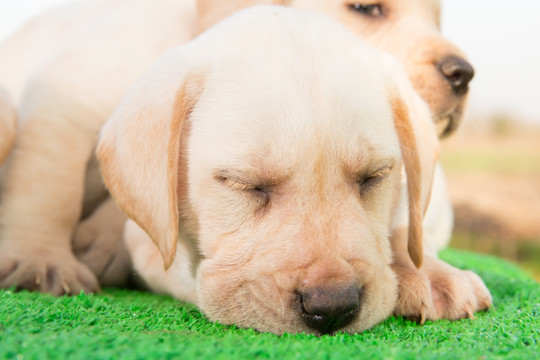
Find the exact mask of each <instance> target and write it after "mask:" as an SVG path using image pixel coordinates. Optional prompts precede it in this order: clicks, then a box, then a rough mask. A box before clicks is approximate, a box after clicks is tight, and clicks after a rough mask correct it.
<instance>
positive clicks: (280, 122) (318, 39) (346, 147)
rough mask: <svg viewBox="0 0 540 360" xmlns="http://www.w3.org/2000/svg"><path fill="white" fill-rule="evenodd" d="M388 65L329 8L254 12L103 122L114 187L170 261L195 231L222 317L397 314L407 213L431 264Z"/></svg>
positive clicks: (333, 324) (290, 321)
mask: <svg viewBox="0 0 540 360" xmlns="http://www.w3.org/2000/svg"><path fill="white" fill-rule="evenodd" d="M247 30H249V31H247ZM246 49H249V50H248V51H246ZM384 59H385V58H384V57H383V56H382V55H381V54H379V53H378V52H376V51H375V50H373V49H372V48H370V47H368V46H367V45H365V44H364V43H362V42H360V41H359V40H358V39H357V38H356V37H355V36H354V35H353V34H351V33H349V32H348V31H347V30H346V29H344V28H343V27H341V26H340V25H339V24H337V23H335V22H333V21H331V20H329V19H327V18H326V17H322V16H320V15H315V14H312V13H303V12H298V11H293V10H287V9H284V8H276V7H263V8H259V9H252V10H249V11H246V12H244V13H242V14H238V15H236V16H234V17H232V18H230V19H228V20H226V21H225V22H223V23H221V24H219V25H218V26H217V27H215V28H214V29H212V30H210V31H209V32H207V33H205V34H203V35H202V36H201V37H199V38H198V39H196V40H195V41H193V42H192V43H191V44H189V45H187V46H185V47H183V48H179V49H175V50H172V51H171V52H170V53H169V54H167V55H166V56H165V57H164V58H163V59H162V60H161V61H160V62H158V64H157V65H156V66H155V68H154V70H152V71H151V72H150V73H149V74H148V75H147V76H146V77H145V78H144V79H143V80H142V81H141V82H140V83H139V84H138V85H137V86H136V87H135V88H134V89H133V90H132V91H131V93H130V94H129V95H128V96H127V98H126V99H125V101H124V102H123V104H122V105H121V106H120V107H119V109H118V110H117V111H116V113H115V114H114V115H113V116H112V118H111V119H110V120H109V122H108V123H107V125H106V126H105V127H104V128H103V131H102V138H101V141H100V145H99V148H98V156H99V158H100V160H101V161H102V169H103V175H104V178H105V181H106V183H107V185H108V186H109V189H110V191H111V194H112V195H113V197H115V199H116V200H117V202H118V204H119V205H120V207H121V208H122V209H124V211H125V212H126V213H127V214H128V215H129V216H130V217H131V218H133V219H134V220H135V221H136V222H137V223H138V224H139V225H140V226H141V227H142V228H143V229H145V230H146V231H147V233H148V234H149V235H150V237H151V238H152V239H153V240H154V241H155V242H156V244H157V245H158V247H159V248H160V250H161V251H162V254H163V257H164V260H165V265H166V267H168V266H169V265H170V264H171V263H172V261H173V260H174V254H175V251H174V249H175V247H176V239H177V233H178V231H179V225H180V228H181V230H182V232H183V233H188V234H189V236H188V237H190V238H195V239H196V240H197V246H198V252H199V253H200V259H198V261H197V264H196V268H197V269H196V277H197V282H198V289H197V291H198V298H199V301H198V305H199V306H200V308H201V310H202V311H203V312H204V313H205V314H206V315H207V316H208V317H209V318H210V319H212V320H216V321H220V322H222V323H225V324H232V323H236V324H238V325H239V326H244V327H254V328H256V329H258V330H261V331H270V332H275V333H283V332H310V333H316V334H322V333H333V332H335V331H337V330H344V331H347V332H351V333H352V332H358V331H362V330H364V329H367V328H369V327H371V326H373V325H374V324H376V323H377V322H379V321H381V320H382V319H384V318H385V317H387V316H388V315H389V314H390V313H391V311H392V310H393V308H394V305H395V301H396V287H397V282H396V279H395V276H394V274H393V272H392V271H391V269H390V263H391V262H392V254H391V249H390V244H389V239H388V237H389V234H390V233H391V232H392V230H393V229H392V228H393V226H394V224H397V223H398V222H396V220H395V219H397V218H401V217H402V214H398V210H399V209H408V208H409V209H410V214H408V215H407V216H406V218H407V219H412V220H414V221H410V224H411V226H413V227H414V230H412V231H411V235H412V236H416V237H417V238H415V239H411V249H412V250H413V251H411V254H413V255H412V258H413V260H414V261H416V262H417V263H418V264H420V262H421V226H420V225H419V224H421V217H422V211H421V210H422V199H421V197H422V186H423V184H422V183H421V182H422V176H421V175H420V174H419V172H420V164H421V159H420V158H419V157H418V154H417V152H416V143H417V141H416V139H415V136H416V133H415V132H414V128H413V127H412V126H410V124H411V121H410V114H409V110H408V109H407V106H408V105H407V100H406V99H405V98H404V97H403V96H401V93H400V91H401V89H400V87H399V86H397V85H396V84H395V83H393V81H392V78H391V77H389V75H388V73H389V72H390V71H389V69H386V66H385V65H384V63H385V61H386V60H384ZM392 71H393V70H392ZM411 93H412V91H411ZM411 96H413V95H411ZM426 111H427V110H426ZM424 116H425V117H426V118H427V122H428V123H429V116H428V114H427V113H426V114H424ZM405 148H406V149H407V151H405V150H403V151H402V149H405ZM403 166H404V168H405V170H406V171H405V172H406V174H407V178H408V180H409V181H408V182H407V184H411V185H406V188H407V187H408V188H409V190H408V191H409V195H408V196H407V195H403V194H401V192H402V191H403V189H402V167H403ZM405 191H407V189H405ZM407 199H409V200H408V201H409V203H410V206H407V204H400V202H401V201H403V200H404V201H407ZM405 211H407V210H405ZM406 222H407V223H409V221H408V220H407V221H406Z"/></svg>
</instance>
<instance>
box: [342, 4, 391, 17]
mask: <svg viewBox="0 0 540 360" xmlns="http://www.w3.org/2000/svg"><path fill="white" fill-rule="evenodd" d="M347 6H348V7H349V9H350V10H352V11H354V12H356V13H359V14H362V15H365V16H369V17H373V18H376V17H381V16H383V7H382V5H381V4H378V3H373V4H371V3H366V2H354V3H352V4H349V5H347Z"/></svg>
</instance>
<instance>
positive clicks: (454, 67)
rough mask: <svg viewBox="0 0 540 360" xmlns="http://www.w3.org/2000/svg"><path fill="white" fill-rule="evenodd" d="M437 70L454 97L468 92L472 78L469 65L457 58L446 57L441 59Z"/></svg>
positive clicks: (472, 73) (472, 74)
mask: <svg viewBox="0 0 540 360" xmlns="http://www.w3.org/2000/svg"><path fill="white" fill-rule="evenodd" d="M437 68H438V69H439V71H440V72H441V74H442V75H443V76H444V78H445V79H446V81H447V82H448V84H450V86H451V87H452V91H453V92H454V94H456V95H465V94H466V93H467V91H468V90H469V82H470V81H471V80H472V78H473V77H474V68H473V67H472V65H471V64H469V63H468V62H467V61H465V60H464V59H462V58H459V57H457V56H447V57H445V58H444V59H442V60H441V61H440V62H439V63H438V66H437Z"/></svg>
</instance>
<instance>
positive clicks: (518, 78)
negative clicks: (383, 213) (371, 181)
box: [0, 0, 540, 280]
mask: <svg viewBox="0 0 540 360" xmlns="http://www.w3.org/2000/svg"><path fill="white" fill-rule="evenodd" d="M70 1H71V0H0V41H1V40H2V39H4V38H5V37H6V36H8V35H9V34H10V33H11V32H13V31H14V30H15V29H16V28H17V27H19V26H21V24H23V23H24V22H25V21H27V20H28V19H29V18H31V17H32V16H34V15H35V14H37V13H39V12H40V11H42V10H44V9H46V8H49V7H51V6H55V5H58V4H61V3H66V2H70ZM442 8H443V11H442V31H443V33H444V34H445V35H446V36H447V37H448V38H449V39H450V40H452V41H453V42H454V43H456V44H457V45H458V46H459V47H461V48H462V49H463V50H464V52H465V53H466V54H468V56H469V59H470V60H471V62H472V64H473V65H474V66H475V68H476V76H475V78H474V80H473V82H472V84H471V93H470V101H469V110H468V113H467V114H466V117H465V121H464V124H463V125H462V127H461V128H460V130H459V131H458V132H457V134H455V135H453V136H452V137H451V138H450V139H448V140H445V141H443V145H442V146H443V151H442V163H443V165H444V168H445V170H446V173H447V176H448V182H449V188H450V193H451V197H452V202H453V204H454V207H455V213H456V219H455V234H454V237H453V240H452V243H451V244H452V246H454V247H457V248H465V249H471V250H474V251H478V252H484V253H491V254H495V255H497V256H501V257H504V258H507V259H509V260H511V261H514V262H516V263H519V264H520V265H521V266H522V267H523V268H525V269H526V270H528V271H529V272H531V273H532V274H533V275H534V276H535V277H536V279H537V280H540V21H538V19H537V18H538V14H539V13H540V1H538V0H514V1H512V2H508V1H503V0H489V1H487V0H482V1H478V0H477V1H470V0H442Z"/></svg>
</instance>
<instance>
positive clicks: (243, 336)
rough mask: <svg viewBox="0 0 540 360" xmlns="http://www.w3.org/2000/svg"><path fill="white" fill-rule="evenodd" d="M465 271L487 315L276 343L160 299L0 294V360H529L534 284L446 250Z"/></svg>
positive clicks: (539, 326) (539, 290) (390, 323)
mask: <svg viewBox="0 0 540 360" xmlns="http://www.w3.org/2000/svg"><path fill="white" fill-rule="evenodd" d="M442 257H443V258H444V259H445V260H447V261H449V262H450V263H452V264H454V265H456V266H458V267H461V268H468V269H473V270H475V271H476V272H477V273H478V274H479V275H480V276H481V277H482V278H483V279H484V281H485V282H486V284H487V286H488V287H489V288H490V290H491V292H492V294H493V298H494V307H493V309H491V310H490V311H488V312H485V313H479V314H477V318H476V319H474V320H469V319H467V320H461V321H457V322H450V321H446V320H443V321H436V322H427V323H426V324H425V325H423V326H421V325H417V324H415V323H413V322H410V321H407V320H404V319H402V318H390V319H388V320H386V321H384V322H383V323H381V324H379V325H378V326H376V327H375V328H373V329H372V330H370V331H366V332H364V333H362V334H356V335H345V334H338V335H335V336H322V337H315V336H312V335H305V334H299V335H289V334H285V335H282V336H276V335H272V334H262V333H258V332H256V331H254V330H251V329H238V328H236V327H226V326H222V325H219V324H214V323H210V322H209V321H207V320H206V319H205V318H204V316H202V315H201V314H200V313H199V311H198V310H197V309H196V308H195V307H194V306H192V305H186V304H181V303H179V302H177V301H176V300H174V299H171V298H169V297H166V296H159V295H154V294H149V293H144V292H137V291H129V290H113V289H106V290H104V292H103V293H102V294H98V295H84V294H81V295H79V296H74V297H61V298H54V297H51V296H48V295H43V294H37V293H28V292H20V293H13V292H11V291H6V290H2V291H0V359H4V358H8V359H11V358H16V359H46V358H51V359H113V358H114V359H122V358H124V359H182V360H184V359H212V360H214V359H254V358H258V359H274V358H277V359H313V360H315V359H317V360H318V359H347V360H349V359H361V358H365V359H496V358H505V359H535V358H538V357H539V354H540V351H539V350H540V349H539V343H540V336H539V333H540V320H539V317H540V311H539V308H540V306H539V303H540V284H538V283H537V282H535V281H534V280H532V279H531V278H530V277H529V276H528V275H527V274H525V273H524V272H522V271H521V270H520V269H518V268H517V267H515V266H514V265H511V264H509V263H507V262H505V261H502V260H500V259H497V258H494V257H488V256H482V255H476V254H471V253H466V252H462V251H457V250H446V251H445V252H444V253H443V254H442Z"/></svg>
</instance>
